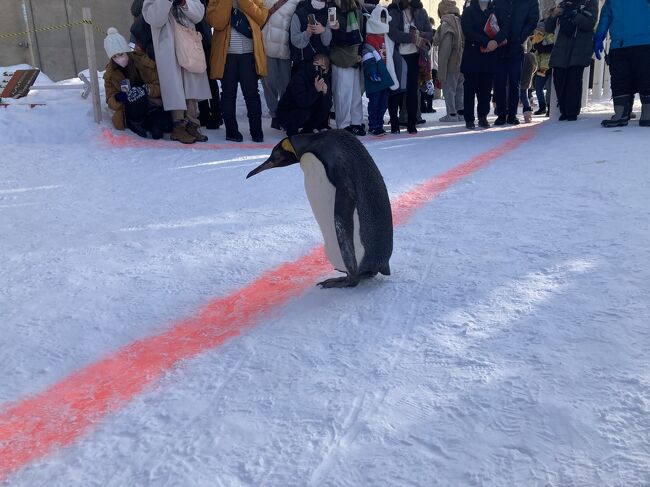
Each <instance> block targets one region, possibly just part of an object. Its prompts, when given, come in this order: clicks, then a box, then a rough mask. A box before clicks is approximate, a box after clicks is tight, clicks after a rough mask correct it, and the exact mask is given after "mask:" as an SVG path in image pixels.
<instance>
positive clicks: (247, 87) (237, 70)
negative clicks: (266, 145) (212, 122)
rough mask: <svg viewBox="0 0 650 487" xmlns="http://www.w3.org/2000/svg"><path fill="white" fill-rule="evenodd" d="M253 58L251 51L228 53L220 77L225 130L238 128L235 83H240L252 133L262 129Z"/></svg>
mask: <svg viewBox="0 0 650 487" xmlns="http://www.w3.org/2000/svg"><path fill="white" fill-rule="evenodd" d="M257 80H258V77H257V71H255V58H254V56H253V53H252V52H251V53H247V54H228V55H227V56H226V66H225V68H224V71H223V78H222V79H221V112H222V114H223V121H224V124H225V125H226V130H228V131H235V130H238V126H237V111H236V103H237V84H238V83H239V84H240V85H241V91H242V93H243V94H244V101H245V102H246V111H247V112H248V123H249V125H250V129H251V132H252V133H255V132H257V131H258V130H259V132H260V133H261V131H262V102H261V100H260V92H259V90H258V84H257Z"/></svg>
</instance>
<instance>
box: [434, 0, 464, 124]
mask: <svg viewBox="0 0 650 487" xmlns="http://www.w3.org/2000/svg"><path fill="white" fill-rule="evenodd" d="M438 17H440V27H439V28H438V30H437V31H436V34H435V35H434V36H433V45H434V46H438V80H439V81H440V84H441V85H442V93H443V95H444V97H445V106H446V107H447V114H446V115H445V116H444V117H441V118H440V121H441V122H457V121H459V120H460V119H461V117H459V115H458V113H459V112H460V113H463V109H464V103H463V97H464V94H463V81H464V78H463V73H461V72H460V60H461V58H462V55H463V49H464V45H465V38H464V37H463V29H462V27H461V24H460V10H459V9H458V6H457V5H456V0H442V1H441V2H440V4H439V5H438Z"/></svg>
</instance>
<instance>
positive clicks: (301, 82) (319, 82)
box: [277, 54, 332, 135]
mask: <svg viewBox="0 0 650 487" xmlns="http://www.w3.org/2000/svg"><path fill="white" fill-rule="evenodd" d="M329 80H330V60H329V58H328V57H327V56H325V55H324V54H316V55H315V56H314V57H313V59H312V62H311V63H302V64H301V65H300V67H299V69H298V71H297V72H296V73H295V74H294V75H293V76H292V77H291V81H289V85H288V86H287V89H286V91H285V92H284V95H282V98H280V102H279V103H278V109H277V117H278V121H279V122H280V125H282V127H284V129H285V130H286V131H287V135H295V134H297V133H313V132H314V131H315V130H316V131H321V130H326V129H327V128H328V126H327V122H328V118H329V112H330V109H331V108H332V91H331V90H330V81H329Z"/></svg>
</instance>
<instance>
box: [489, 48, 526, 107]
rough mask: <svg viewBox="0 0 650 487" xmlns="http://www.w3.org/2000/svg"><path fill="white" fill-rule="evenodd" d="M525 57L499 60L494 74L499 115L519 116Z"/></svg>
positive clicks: (495, 99)
mask: <svg viewBox="0 0 650 487" xmlns="http://www.w3.org/2000/svg"><path fill="white" fill-rule="evenodd" d="M523 60H524V57H523V55H522V54H520V55H518V56H515V57H507V58H499V59H498V61H497V69H496V72H495V73H494V101H496V103H497V112H496V113H497V115H499V116H502V117H505V116H506V115H512V116H515V115H517V105H519V88H520V85H521V68H522V63H523Z"/></svg>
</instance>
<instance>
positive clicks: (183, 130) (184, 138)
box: [169, 120, 196, 144]
mask: <svg viewBox="0 0 650 487" xmlns="http://www.w3.org/2000/svg"><path fill="white" fill-rule="evenodd" d="M169 138H170V139H171V140H177V141H179V142H180V143H182V144H193V143H194V142H196V139H195V138H194V137H193V136H191V135H190V134H189V133H188V132H187V121H186V120H178V121H177V122H174V128H173V129H172V133H171V134H170V135H169Z"/></svg>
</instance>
